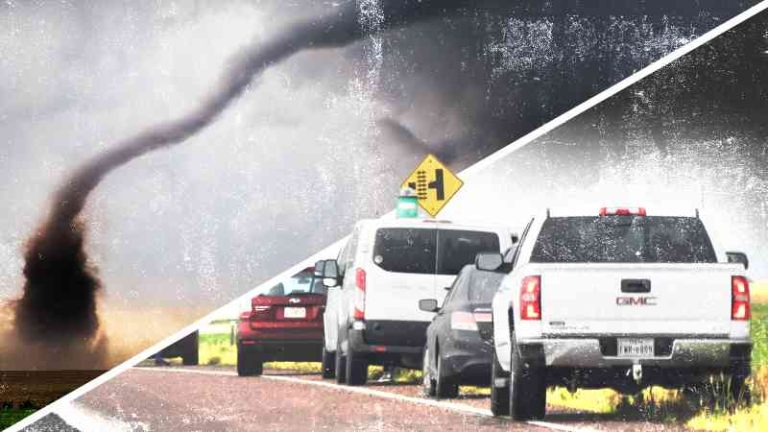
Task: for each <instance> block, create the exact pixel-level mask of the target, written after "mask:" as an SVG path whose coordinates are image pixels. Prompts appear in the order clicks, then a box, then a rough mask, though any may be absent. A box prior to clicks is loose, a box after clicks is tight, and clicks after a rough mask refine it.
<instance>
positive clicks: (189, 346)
mask: <svg viewBox="0 0 768 432" xmlns="http://www.w3.org/2000/svg"><path fill="white" fill-rule="evenodd" d="M184 345H185V346H184V355H182V356H181V363H182V364H183V365H184V366H197V365H198V364H199V363H200V345H199V336H198V333H197V332H193V333H191V334H190V335H189V336H187V337H186V338H184Z"/></svg>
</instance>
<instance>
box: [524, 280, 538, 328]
mask: <svg viewBox="0 0 768 432" xmlns="http://www.w3.org/2000/svg"><path fill="white" fill-rule="evenodd" d="M520 319H524V320H540V319H541V276H526V277H524V278H523V284H522V286H521V287H520Z"/></svg>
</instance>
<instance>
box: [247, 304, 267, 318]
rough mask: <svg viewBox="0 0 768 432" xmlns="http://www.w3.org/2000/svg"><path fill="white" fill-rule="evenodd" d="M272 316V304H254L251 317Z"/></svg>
mask: <svg viewBox="0 0 768 432" xmlns="http://www.w3.org/2000/svg"><path fill="white" fill-rule="evenodd" d="M271 316H272V306H271V305H253V309H252V313H251V319H269V318H270V317H271Z"/></svg>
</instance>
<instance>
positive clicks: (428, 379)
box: [421, 345, 436, 397]
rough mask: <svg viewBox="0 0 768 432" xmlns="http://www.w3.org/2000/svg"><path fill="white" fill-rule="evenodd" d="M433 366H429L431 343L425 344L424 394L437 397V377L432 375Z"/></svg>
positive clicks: (423, 365) (422, 369) (422, 373)
mask: <svg viewBox="0 0 768 432" xmlns="http://www.w3.org/2000/svg"><path fill="white" fill-rule="evenodd" d="M431 369H432V368H430V367H429V345H425V346H424V360H423V361H422V366H421V376H422V381H421V383H422V391H423V393H424V396H427V397H435V387H436V384H435V379H434V378H433V377H432V370H431Z"/></svg>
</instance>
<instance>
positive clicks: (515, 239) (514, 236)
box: [512, 234, 520, 244]
mask: <svg viewBox="0 0 768 432" xmlns="http://www.w3.org/2000/svg"><path fill="white" fill-rule="evenodd" d="M518 243H520V236H519V235H517V234H512V244H518Z"/></svg>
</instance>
